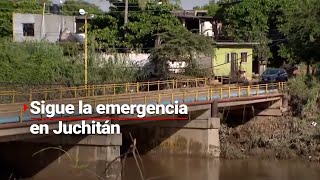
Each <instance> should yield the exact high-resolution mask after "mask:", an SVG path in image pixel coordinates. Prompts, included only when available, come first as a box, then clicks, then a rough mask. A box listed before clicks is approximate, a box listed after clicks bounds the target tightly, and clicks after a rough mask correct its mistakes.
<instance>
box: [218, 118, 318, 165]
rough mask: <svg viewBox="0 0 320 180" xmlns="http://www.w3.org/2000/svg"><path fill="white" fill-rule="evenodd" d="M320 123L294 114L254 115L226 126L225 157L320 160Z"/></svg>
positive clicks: (223, 135)
mask: <svg viewBox="0 0 320 180" xmlns="http://www.w3.org/2000/svg"><path fill="white" fill-rule="evenodd" d="M319 126H320V125H319V124H318V125H317V126H313V125H311V122H310V121H306V120H302V119H299V118H294V117H292V115H286V116H284V117H264V118H261V117H259V118H254V119H252V120H250V121H249V122H247V123H245V124H243V125H240V126H237V127H235V128H230V127H227V126H226V125H222V127H221V131H220V142H221V157H222V158H226V159H247V158H259V159H306V160H312V161H318V162H320V131H319V129H320V128H319Z"/></svg>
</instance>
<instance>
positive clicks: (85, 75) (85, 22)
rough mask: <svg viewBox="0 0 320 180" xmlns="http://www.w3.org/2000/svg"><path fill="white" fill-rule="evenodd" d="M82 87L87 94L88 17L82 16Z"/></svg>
mask: <svg viewBox="0 0 320 180" xmlns="http://www.w3.org/2000/svg"><path fill="white" fill-rule="evenodd" d="M84 34H85V35H84V85H85V89H86V92H87V86H88V17H87V14H86V15H85V16H84Z"/></svg>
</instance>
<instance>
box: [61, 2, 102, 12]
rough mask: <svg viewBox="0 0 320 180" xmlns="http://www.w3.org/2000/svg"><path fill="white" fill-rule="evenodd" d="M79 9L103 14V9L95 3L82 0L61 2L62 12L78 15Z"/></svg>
mask: <svg viewBox="0 0 320 180" xmlns="http://www.w3.org/2000/svg"><path fill="white" fill-rule="evenodd" d="M79 9H84V10H85V11H86V12H88V14H100V15H101V14H103V11H102V10H101V9H100V8H99V7H98V6H96V5H94V4H91V3H88V2H85V1H83V0H67V1H65V2H64V4H63V9H62V10H63V14H64V15H70V16H78V15H79Z"/></svg>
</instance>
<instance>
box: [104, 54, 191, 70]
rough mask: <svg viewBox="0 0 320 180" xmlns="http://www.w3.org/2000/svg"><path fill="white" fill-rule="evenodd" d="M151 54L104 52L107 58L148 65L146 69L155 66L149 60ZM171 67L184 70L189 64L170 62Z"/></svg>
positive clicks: (143, 65) (171, 68)
mask: <svg viewBox="0 0 320 180" xmlns="http://www.w3.org/2000/svg"><path fill="white" fill-rule="evenodd" d="M149 56H150V54H148V53H128V54H125V53H117V54H102V58H104V59H105V60H122V61H131V62H133V63H134V64H136V65H138V66H139V67H146V69H152V68H154V66H153V65H151V64H150V61H149ZM168 65H169V69H170V70H171V72H173V73H181V72H183V68H185V67H186V66H187V64H186V62H168Z"/></svg>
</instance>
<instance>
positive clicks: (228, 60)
mask: <svg viewBox="0 0 320 180" xmlns="http://www.w3.org/2000/svg"><path fill="white" fill-rule="evenodd" d="M225 63H230V54H229V53H227V54H226V60H225Z"/></svg>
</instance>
